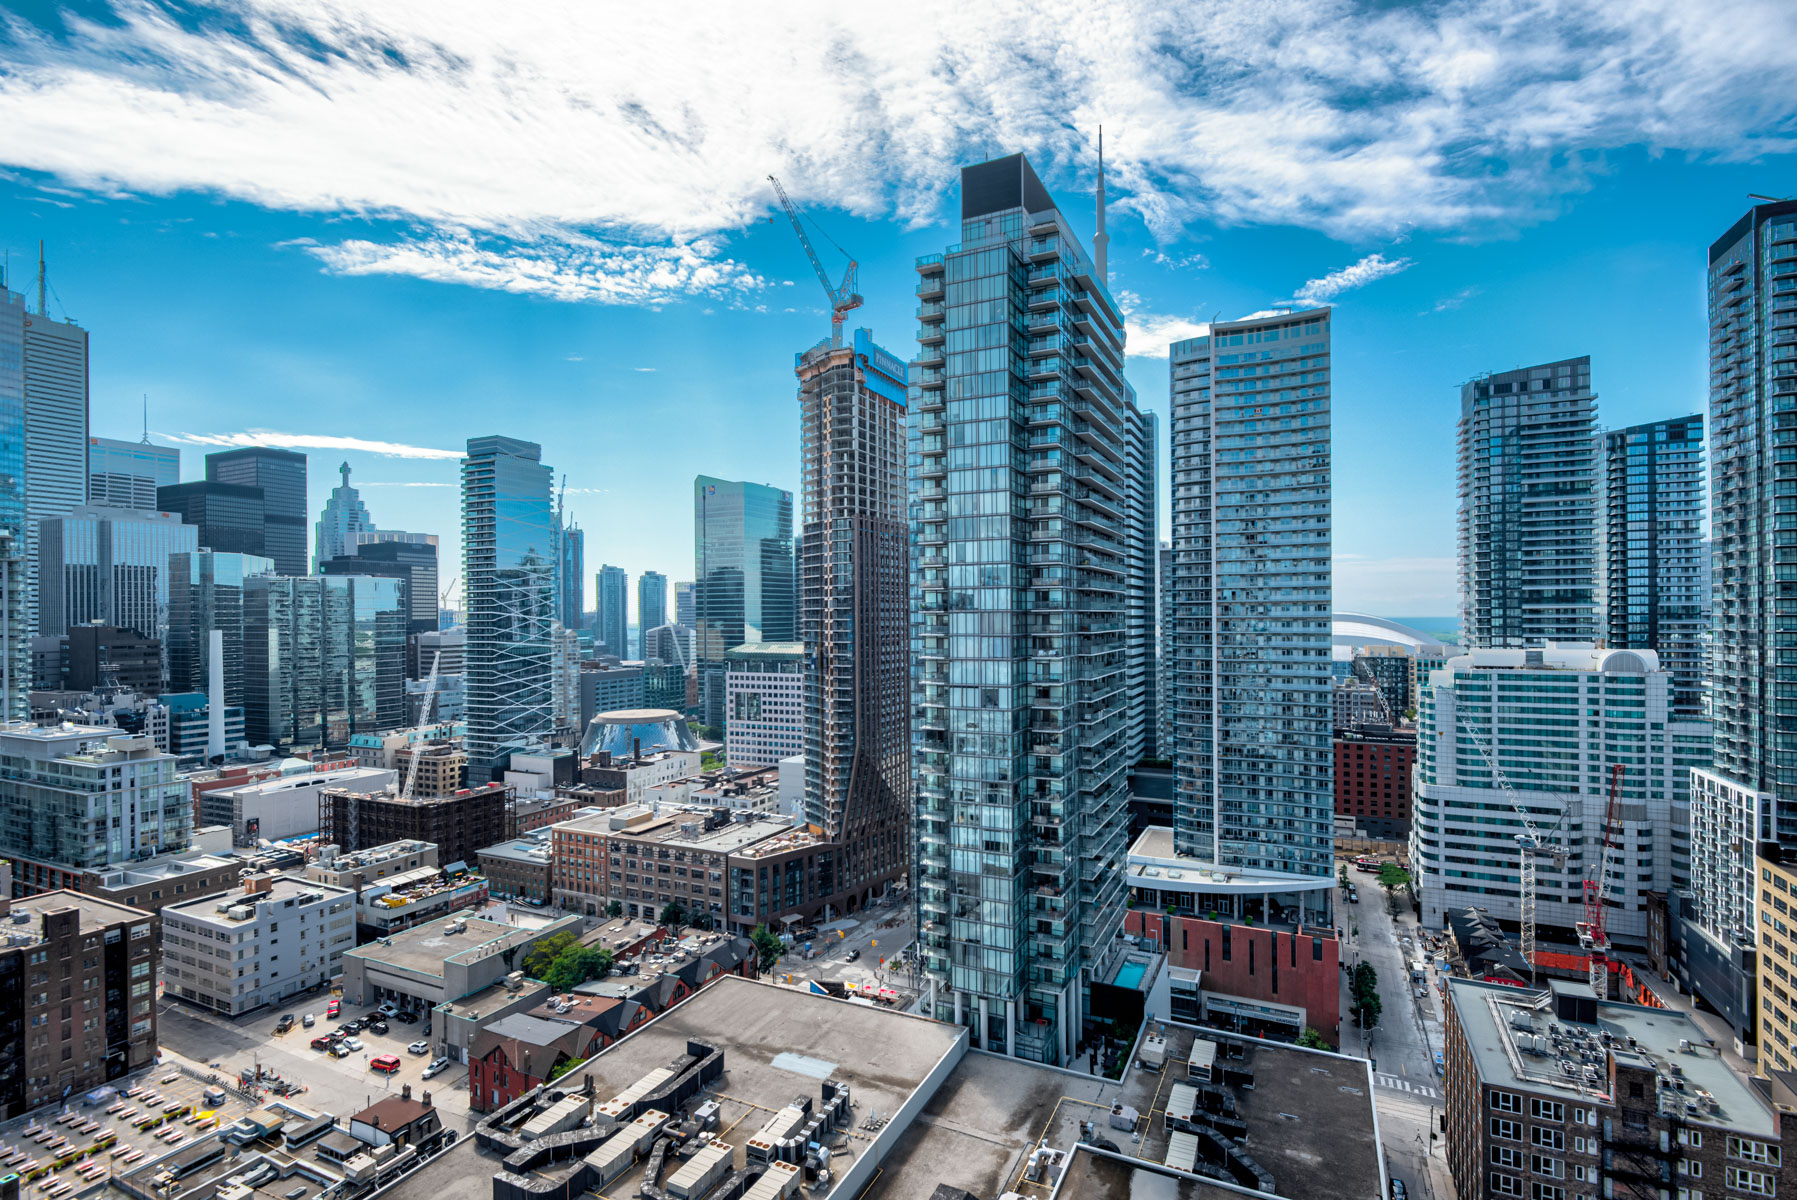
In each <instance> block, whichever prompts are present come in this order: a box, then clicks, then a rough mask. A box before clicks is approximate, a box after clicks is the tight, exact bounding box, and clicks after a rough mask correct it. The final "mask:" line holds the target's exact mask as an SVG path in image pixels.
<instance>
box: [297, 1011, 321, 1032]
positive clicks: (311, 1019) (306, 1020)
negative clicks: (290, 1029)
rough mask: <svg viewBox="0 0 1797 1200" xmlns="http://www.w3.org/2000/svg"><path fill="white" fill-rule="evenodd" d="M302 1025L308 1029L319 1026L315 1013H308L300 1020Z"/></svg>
mask: <svg viewBox="0 0 1797 1200" xmlns="http://www.w3.org/2000/svg"><path fill="white" fill-rule="evenodd" d="M300 1024H301V1025H304V1026H305V1027H306V1028H307V1029H310V1028H312V1026H314V1025H316V1024H318V1017H317V1015H316V1014H315V1013H307V1014H306V1015H305V1016H303V1017H301V1018H300Z"/></svg>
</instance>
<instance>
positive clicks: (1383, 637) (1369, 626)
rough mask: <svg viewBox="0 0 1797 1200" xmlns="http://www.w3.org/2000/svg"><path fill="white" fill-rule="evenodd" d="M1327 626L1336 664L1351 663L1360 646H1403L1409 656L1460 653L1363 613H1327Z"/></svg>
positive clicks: (1430, 637)
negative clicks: (1413, 654) (1423, 653)
mask: <svg viewBox="0 0 1797 1200" xmlns="http://www.w3.org/2000/svg"><path fill="white" fill-rule="evenodd" d="M1329 623H1330V632H1331V634H1332V635H1333V638H1332V641H1333V643H1334V650H1335V652H1334V658H1335V660H1336V661H1337V662H1349V661H1351V660H1352V659H1353V657H1354V651H1355V650H1356V649H1358V648H1359V647H1361V646H1403V647H1406V648H1407V649H1409V650H1410V651H1411V652H1412V653H1416V652H1417V651H1421V650H1427V651H1430V652H1433V653H1437V654H1439V653H1441V652H1443V651H1444V650H1445V651H1446V652H1448V653H1450V654H1458V653H1459V652H1460V647H1459V646H1456V645H1454V644H1453V643H1451V642H1448V643H1444V642H1442V640H1441V639H1440V638H1438V637H1436V636H1434V635H1433V634H1428V633H1424V632H1423V631H1422V630H1420V629H1412V628H1411V627H1410V626H1408V625H1400V624H1399V623H1398V622H1396V621H1388V620H1386V619H1385V618H1384V617H1374V616H1369V615H1368V614H1366V613H1340V612H1338V613H1330V614H1329Z"/></svg>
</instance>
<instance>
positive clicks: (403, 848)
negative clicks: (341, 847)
mask: <svg viewBox="0 0 1797 1200" xmlns="http://www.w3.org/2000/svg"><path fill="white" fill-rule="evenodd" d="M436 848H437V847H436V846H435V845H434V844H433V843H431V842H421V841H419V840H418V839H417V838H402V839H400V840H399V841H397V842H388V843H387V844H386V845H384V846H370V847H369V848H368V849H366V850H357V851H355V852H354V853H352V854H338V855H337V856H336V857H335V858H333V859H331V860H330V861H328V862H320V863H319V864H318V865H319V866H321V867H328V868H330V869H332V870H335V871H360V870H364V869H366V868H368V867H374V866H379V865H380V864H381V863H384V862H392V861H393V860H394V859H396V858H405V857H406V856H407V855H410V854H422V853H423V852H425V851H426V850H430V851H433V852H434V851H435V850H436Z"/></svg>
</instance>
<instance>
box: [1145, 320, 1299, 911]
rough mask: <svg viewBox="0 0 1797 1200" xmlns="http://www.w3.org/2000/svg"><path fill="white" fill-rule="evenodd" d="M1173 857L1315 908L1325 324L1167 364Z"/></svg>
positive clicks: (1222, 337)
mask: <svg viewBox="0 0 1797 1200" xmlns="http://www.w3.org/2000/svg"><path fill="white" fill-rule="evenodd" d="M1169 368H1170V375H1171V395H1172V404H1173V436H1172V450H1171V460H1170V467H1169V470H1170V472H1171V474H1172V476H1173V563H1172V581H1171V583H1170V585H1168V586H1169V588H1170V591H1171V595H1170V596H1169V598H1168V606H1169V630H1170V633H1169V636H1168V640H1167V656H1168V670H1169V672H1170V674H1171V676H1172V681H1171V688H1170V702H1171V705H1172V708H1173V712H1172V722H1173V725H1174V728H1175V733H1174V742H1173V767H1174V793H1173V833H1174V845H1175V847H1176V848H1177V850H1178V852H1179V853H1181V854H1183V855H1189V856H1191V857H1193V858H1195V859H1197V860H1198V861H1199V862H1202V863H1210V864H1215V865H1216V866H1217V867H1219V868H1222V867H1228V868H1234V869H1239V870H1240V871H1241V872H1242V873H1243V874H1244V877H1249V878H1253V879H1255V880H1257V881H1258V882H1259V883H1261V884H1264V886H1265V887H1267V888H1269V889H1279V890H1289V891H1292V892H1294V893H1296V894H1297V895H1296V897H1295V899H1294V903H1297V904H1299V905H1300V906H1303V905H1306V904H1312V903H1315V902H1316V901H1318V900H1321V899H1322V898H1323V897H1324V895H1325V894H1326V893H1325V892H1319V891H1318V890H1317V888H1318V887H1319V886H1321V887H1322V888H1324V889H1326V887H1327V883H1328V878H1329V872H1330V863H1331V860H1332V858H1333V855H1334V845H1335V841H1334V820H1333V815H1332V814H1333V812H1334V804H1335V788H1334V779H1333V775H1334V756H1333V747H1332V734H1333V716H1334V714H1333V675H1332V671H1331V668H1330V660H1331V647H1332V645H1333V638H1332V635H1331V627H1330V544H1331V542H1330V538H1331V533H1330V530H1331V500H1330V496H1331V492H1330V487H1331V485H1330V477H1331V465H1330V463H1331V458H1330V455H1331V451H1330V421H1331V414H1330V387H1331V369H1330V311H1329V310H1328V309H1326V308H1317V309H1305V310H1301V311H1294V312H1285V313H1278V314H1274V315H1271V316H1260V317H1251V318H1247V319H1245V320H1241V321H1226V322H1219V323H1216V324H1214V325H1212V327H1211V333H1210V335H1209V336H1207V337H1198V338H1191V339H1188V340H1186V341H1182V342H1176V343H1174V345H1173V347H1172V350H1171V354H1170V363H1169Z"/></svg>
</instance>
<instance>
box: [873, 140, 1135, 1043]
mask: <svg viewBox="0 0 1797 1200" xmlns="http://www.w3.org/2000/svg"><path fill="white" fill-rule="evenodd" d="M917 270H918V274H919V277H920V280H919V283H918V287H917V295H918V299H919V302H920V305H921V307H920V309H919V314H918V315H919V317H920V318H921V320H922V321H923V322H924V324H923V328H922V330H921V331H920V333H919V338H918V340H919V342H920V343H922V346H921V349H920V350H919V352H918V358H917V359H916V360H915V361H914V362H913V363H912V364H911V376H910V377H911V380H912V382H913V384H914V387H915V390H914V392H913V394H912V397H911V421H910V425H909V428H908V429H907V440H908V444H907V459H908V464H909V468H910V479H911V491H910V496H909V503H910V505H911V520H912V560H911V562H912V568H911V590H912V629H911V635H912V636H911V651H912V662H913V674H912V710H913V714H914V719H913V724H914V728H915V729H916V732H917V738H916V740H915V742H914V743H913V746H914V753H913V756H912V768H913V775H914V783H913V786H914V789H915V794H916V804H915V815H916V836H917V846H916V851H915V853H916V863H917V871H916V877H917V888H916V896H917V899H916V905H917V922H918V929H919V934H920V939H921V941H922V945H923V956H924V958H923V964H924V971H925V973H926V975H927V977H928V979H929V980H930V981H931V984H932V985H933V990H932V992H931V999H930V1001H929V1003H930V1005H931V1007H930V1010H929V1011H930V1015H932V1016H935V1017H937V1018H938V1019H941V1020H952V1021H955V1022H957V1023H959V1024H963V1025H966V1026H968V1027H969V1028H970V1029H971V1031H972V1033H973V1038H974V1044H975V1045H977V1046H979V1047H981V1048H983V1049H986V1050H991V1051H995V1052H998V1053H1002V1054H1009V1055H1014V1056H1017V1057H1021V1058H1027V1059H1031V1060H1035V1061H1040V1062H1047V1063H1067V1062H1070V1061H1071V1060H1072V1059H1073V1056H1074V1048H1075V1046H1076V1044H1077V1043H1078V1041H1079V1040H1080V1038H1081V1035H1082V1031H1083V1027H1084V1024H1085V1012H1086V1009H1085V998H1086V996H1087V994H1088V985H1089V984H1091V983H1093V982H1108V981H1109V979H1110V976H1109V975H1108V974H1106V972H1107V970H1108V969H1109V967H1110V966H1111V965H1112V963H1113V962H1114V961H1115V959H1116V955H1117V952H1118V951H1117V948H1118V947H1119V946H1120V945H1121V944H1122V943H1120V942H1119V941H1118V939H1117V932H1118V928H1119V926H1120V924H1121V921H1122V916H1123V907H1124V870H1123V866H1124V838H1125V835H1126V833H1127V831H1128V814H1127V808H1126V793H1127V788H1126V774H1127V770H1128V767H1129V765H1130V764H1131V763H1132V762H1133V761H1134V759H1133V753H1134V751H1135V749H1136V747H1137V743H1138V742H1139V737H1138V736H1137V733H1138V731H1137V730H1136V728H1135V727H1134V725H1133V724H1132V722H1131V717H1130V711H1129V696H1128V694H1127V688H1126V684H1127V681H1128V678H1129V672H1130V670H1131V667H1132V664H1133V663H1134V662H1135V661H1136V655H1137V654H1138V651H1137V650H1136V649H1135V648H1133V647H1132V645H1131V639H1132V638H1133V637H1134V636H1136V633H1137V627H1136V626H1135V625H1133V624H1132V622H1131V621H1130V618H1129V612H1130V605H1131V600H1130V584H1129V580H1130V578H1131V576H1132V574H1133V573H1135V572H1137V571H1139V570H1140V569H1141V568H1140V566H1139V564H1137V562H1136V561H1135V557H1136V555H1138V554H1139V553H1143V552H1145V551H1146V548H1145V547H1138V546H1137V544H1136V541H1137V539H1135V538H1133V537H1132V536H1131V532H1130V524H1131V512H1132V509H1133V508H1134V507H1136V506H1139V505H1141V504H1143V503H1144V500H1143V498H1141V497H1138V496H1135V495H1133V492H1134V490H1135V488H1137V487H1139V486H1141V484H1142V482H1143V481H1142V477H1141V473H1140V471H1133V472H1132V470H1131V469H1130V466H1129V460H1130V456H1131V455H1132V454H1133V453H1135V452H1136V450H1135V449H1134V448H1133V447H1134V445H1135V444H1136V439H1137V438H1138V437H1139V431H1140V428H1141V416H1140V413H1139V412H1138V411H1137V410H1136V408H1135V405H1134V403H1133V401H1132V400H1131V398H1130V392H1129V387H1128V385H1127V384H1126V383H1125V382H1124V379H1123V340H1124V335H1123V317H1122V313H1121V310H1120V309H1119V308H1118V306H1117V304H1116V302H1115V300H1114V299H1113V298H1112V297H1111V294H1110V292H1109V290H1108V289H1107V287H1106V284H1105V280H1104V273H1103V270H1102V268H1101V267H1100V266H1098V265H1097V264H1095V263H1094V261H1093V259H1092V258H1091V257H1089V256H1088V255H1087V254H1086V251H1085V249H1084V248H1083V247H1082V246H1081V244H1080V241H1079V238H1078V236H1077V235H1076V234H1075V233H1074V231H1073V229H1072V227H1071V226H1070V225H1069V223H1068V221H1067V220H1066V218H1065V217H1063V216H1062V214H1061V213H1060V211H1059V210H1058V209H1057V207H1056V205H1055V201H1054V199H1053V197H1051V196H1050V195H1049V194H1048V191H1047V189H1045V188H1044V187H1043V186H1042V183H1041V181H1040V180H1039V179H1038V178H1037V176H1036V173H1035V171H1034V170H1033V169H1032V168H1031V166H1030V164H1029V162H1028V160H1027V159H1025V158H1024V157H1023V156H1022V155H1020V154H1013V155H1010V156H1008V157H1005V158H1000V159H995V160H993V161H990V162H985V163H981V164H979V165H977V166H971V167H966V168H963V170H962V172H961V227H960V238H959V240H958V242H957V244H956V245H954V246H951V247H950V248H949V249H948V250H947V251H945V252H944V253H943V254H940V255H934V254H932V255H928V256H925V257H923V258H920V259H918V260H917ZM1149 503H1151V502H1149ZM945 988H946V990H942V989H945Z"/></svg>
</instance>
